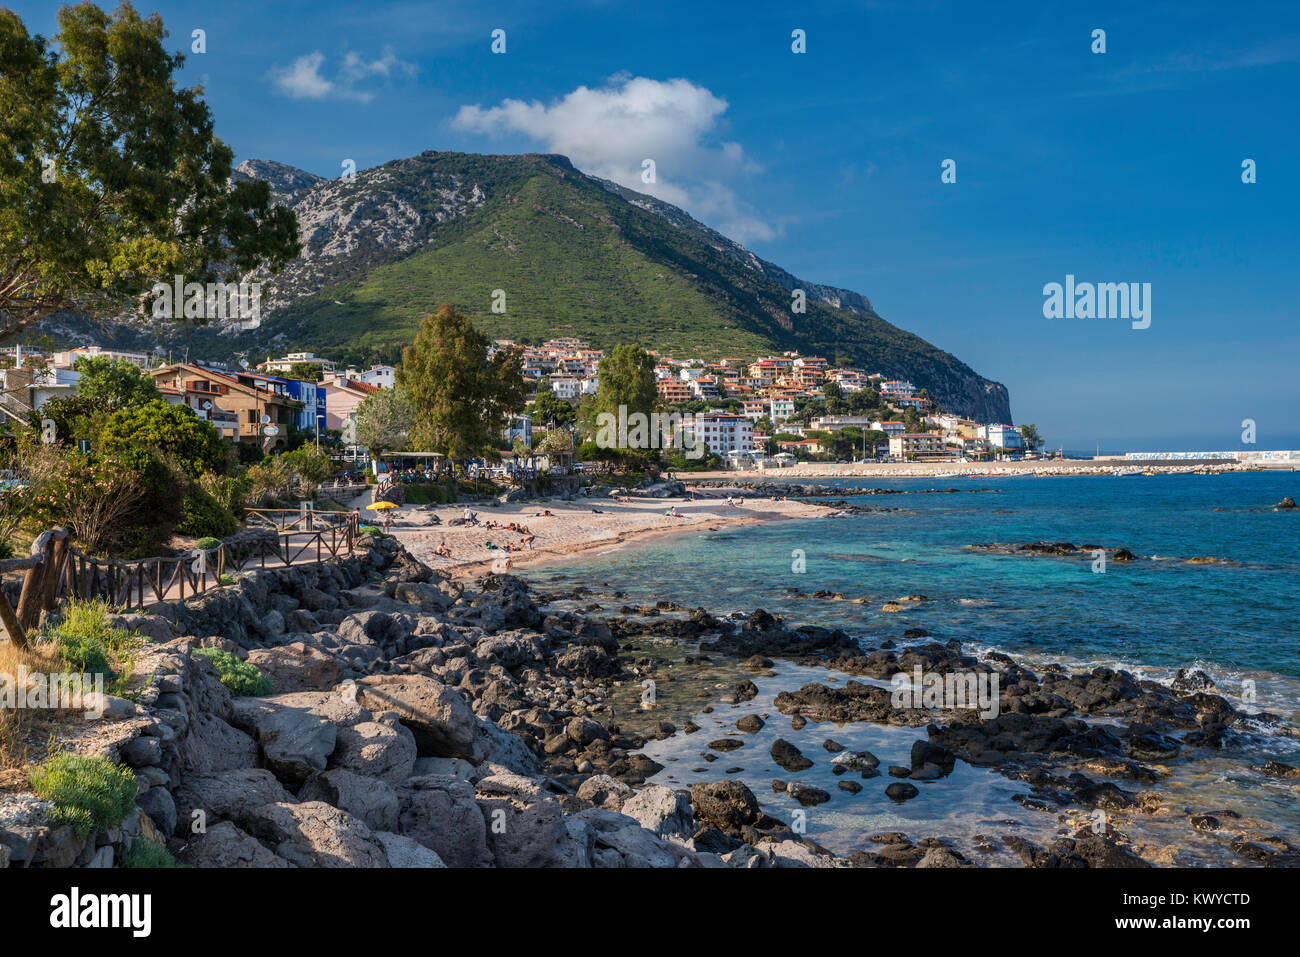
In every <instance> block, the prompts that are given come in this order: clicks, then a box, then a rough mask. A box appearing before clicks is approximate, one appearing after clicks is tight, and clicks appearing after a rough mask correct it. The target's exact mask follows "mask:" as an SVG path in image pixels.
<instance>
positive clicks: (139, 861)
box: [117, 837, 181, 869]
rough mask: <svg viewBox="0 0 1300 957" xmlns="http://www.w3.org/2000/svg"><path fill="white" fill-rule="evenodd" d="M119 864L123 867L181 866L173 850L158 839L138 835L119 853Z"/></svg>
mask: <svg viewBox="0 0 1300 957" xmlns="http://www.w3.org/2000/svg"><path fill="white" fill-rule="evenodd" d="M117 866H118V867H122V868H131V869H138V868H170V867H180V866H181V865H179V864H177V863H176V858H175V857H173V856H172V852H171V851H169V850H167V848H166V847H165V846H163V845H162V844H159V843H158V842H157V841H151V840H149V839H148V838H145V837H137V838H136V839H135V840H134V841H132V842H131V843H130V845H128V846H127V847H125V848H123V849H122V850H121V852H120V853H119V854H118V855H117Z"/></svg>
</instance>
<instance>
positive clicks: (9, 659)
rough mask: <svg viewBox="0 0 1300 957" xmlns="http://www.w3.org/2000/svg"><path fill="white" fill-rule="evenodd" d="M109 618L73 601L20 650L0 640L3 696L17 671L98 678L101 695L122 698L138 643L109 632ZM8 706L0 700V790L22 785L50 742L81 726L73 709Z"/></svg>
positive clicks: (98, 606)
mask: <svg viewBox="0 0 1300 957" xmlns="http://www.w3.org/2000/svg"><path fill="white" fill-rule="evenodd" d="M110 613H111V609H110V608H109V607H108V605H107V604H106V603H104V602H102V601H73V602H71V603H69V604H67V605H65V606H63V608H62V609H61V614H60V616H59V617H58V618H56V619H55V620H53V621H52V622H47V624H46V625H45V626H44V627H43V628H42V629H40V630H35V629H34V630H32V631H31V632H29V633H28V635H27V642H28V644H27V647H26V648H24V649H21V650H20V649H18V648H17V647H15V646H14V644H13V643H12V642H10V641H9V640H7V638H6V639H3V640H0V686H2V687H3V690H4V692H7V694H8V695H14V694H15V693H16V692H15V690H14V689H16V684H17V680H18V669H19V667H20V666H25V667H26V669H27V673H28V674H29V675H31V674H40V675H53V674H68V673H72V674H75V675H90V674H95V673H100V674H102V675H103V681H104V690H105V691H106V692H107V693H109V694H115V695H122V694H126V693H127V686H128V685H130V684H132V679H133V677H134V668H135V662H134V657H135V653H136V651H137V650H138V648H139V646H140V644H141V642H142V639H141V638H140V636H139V635H138V634H136V633H135V632H133V631H129V630H127V629H124V628H111V627H109V626H108V624H107V618H108V615H109V614H110ZM0 634H2V632H0ZM29 683H30V682H29ZM9 703H10V702H9V701H8V700H0V790H4V789H7V788H12V787H21V786H23V785H25V783H26V779H27V769H28V768H29V767H30V766H31V765H32V764H33V763H36V762H39V761H42V760H44V759H45V758H46V757H48V756H49V754H50V753H51V751H52V749H53V747H54V744H55V742H56V741H58V740H59V739H60V738H63V737H65V736H66V735H67V734H68V732H69V731H70V730H72V729H73V726H74V725H77V726H80V725H82V724H83V723H84V720H85V712H84V710H83V709H79V708H54V707H46V708H39V709H30V708H21V707H12V708H11V707H7V706H6V705H8V704H9Z"/></svg>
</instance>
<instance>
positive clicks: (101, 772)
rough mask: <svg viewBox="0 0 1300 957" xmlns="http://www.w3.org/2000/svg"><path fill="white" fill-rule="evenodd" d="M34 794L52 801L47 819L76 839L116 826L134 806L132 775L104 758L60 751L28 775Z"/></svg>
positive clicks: (133, 781)
mask: <svg viewBox="0 0 1300 957" xmlns="http://www.w3.org/2000/svg"><path fill="white" fill-rule="evenodd" d="M28 780H29V782H30V783H31V786H32V790H33V791H35V792H36V796H37V797H39V798H41V799H42V800H45V801H50V802H51V803H53V805H54V808H53V809H52V810H51V811H50V816H49V822H50V823H51V824H53V825H54V826H55V827H60V826H64V825H66V826H67V827H70V828H71V829H72V832H73V833H74V834H75V835H76V836H77V837H79V838H86V837H89V836H90V835H91V834H97V833H99V832H100V831H106V830H108V829H109V828H113V827H117V825H119V824H121V823H122V821H123V820H125V819H126V816H127V814H129V813H130V812H131V809H132V808H133V807H134V806H135V795H136V782H135V775H134V774H132V773H131V771H130V770H129V769H128V768H124V767H119V766H118V765H116V764H114V763H113V762H112V761H109V760H108V759H107V758H99V757H96V758H88V757H83V756H81V755H76V754H60V755H57V756H55V757H53V758H51V759H50V760H48V761H46V762H45V763H44V764H41V765H38V766H37V767H35V768H33V769H32V770H31V772H30V774H29V775H28Z"/></svg>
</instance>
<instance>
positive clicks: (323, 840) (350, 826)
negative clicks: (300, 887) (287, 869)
mask: <svg viewBox="0 0 1300 957" xmlns="http://www.w3.org/2000/svg"><path fill="white" fill-rule="evenodd" d="M243 823H244V827H245V828H247V830H248V832H249V833H250V834H252V835H253V836H254V837H256V838H257V839H258V840H259V841H261V842H262V843H263V844H265V845H267V846H268V847H271V848H274V850H275V853H276V854H278V855H279V856H280V857H283V858H285V859H286V860H288V861H291V862H293V863H294V864H297V865H298V866H299V867H387V866H388V854H387V852H386V851H385V850H384V845H383V844H381V843H380V842H379V840H378V839H376V838H375V836H374V834H373V833H371V830H370V828H368V827H366V825H365V824H364V823H362V822H361V821H360V820H358V819H357V818H355V817H353V816H352V815H351V814H348V813H347V812H346V811H341V810H339V809H338V808H336V807H332V806H330V805H329V804H326V803H325V802H324V801H308V802H306V803H303V804H264V805H262V806H261V807H259V808H256V809H255V810H253V811H251V812H250V813H249V814H247V815H245V817H244V822H243Z"/></svg>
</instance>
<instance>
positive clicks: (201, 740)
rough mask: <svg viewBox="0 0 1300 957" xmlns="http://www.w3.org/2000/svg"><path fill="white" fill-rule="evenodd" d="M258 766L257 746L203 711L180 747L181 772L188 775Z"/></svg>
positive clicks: (240, 733)
mask: <svg viewBox="0 0 1300 957" xmlns="http://www.w3.org/2000/svg"><path fill="white" fill-rule="evenodd" d="M256 764H257V744H256V743H255V742H254V741H253V739H252V738H251V737H249V736H248V735H247V734H245V733H244V732H243V731H241V730H239V729H238V728H233V727H231V726H230V725H228V724H227V723H226V722H225V721H222V720H221V719H220V718H218V717H217V716H216V715H214V714H209V713H208V712H205V711H200V712H199V713H198V714H196V715H195V716H194V720H193V721H191V722H190V733H189V735H188V737H186V739H185V742H184V743H183V744H182V745H181V769H182V770H183V771H184V772H185V773H186V774H214V773H216V772H218V771H229V770H233V769H235V768H248V767H253V766H254V765H256Z"/></svg>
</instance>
